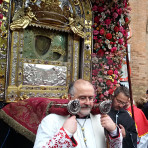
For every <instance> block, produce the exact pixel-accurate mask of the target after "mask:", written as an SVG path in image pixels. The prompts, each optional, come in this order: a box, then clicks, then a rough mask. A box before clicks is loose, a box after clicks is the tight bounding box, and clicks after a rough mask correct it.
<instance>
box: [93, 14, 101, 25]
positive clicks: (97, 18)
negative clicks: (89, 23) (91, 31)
mask: <svg viewBox="0 0 148 148" xmlns="http://www.w3.org/2000/svg"><path fill="white" fill-rule="evenodd" d="M99 19H100V18H99V17H98V16H95V18H94V22H95V23H97V24H98V23H99Z"/></svg>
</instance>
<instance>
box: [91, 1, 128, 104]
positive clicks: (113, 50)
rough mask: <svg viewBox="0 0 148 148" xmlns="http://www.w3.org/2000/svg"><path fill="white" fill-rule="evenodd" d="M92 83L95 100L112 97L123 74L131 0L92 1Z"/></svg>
mask: <svg viewBox="0 0 148 148" xmlns="http://www.w3.org/2000/svg"><path fill="white" fill-rule="evenodd" d="M92 11H93V13H94V24H93V26H92V27H93V42H94V46H93V53H92V63H93V64H92V65H93V66H92V83H93V85H94V87H95V90H96V102H99V101H103V100H106V99H110V98H111V96H112V94H113V92H114V90H115V88H116V86H117V84H119V81H120V78H121V76H122V73H121V68H122V62H123V58H124V57H125V55H126V48H127V37H128V31H129V22H130V16H129V11H130V8H129V5H128V0H120V1H119V0H112V1H111V0H96V1H95V2H94V3H93V7H92Z"/></svg>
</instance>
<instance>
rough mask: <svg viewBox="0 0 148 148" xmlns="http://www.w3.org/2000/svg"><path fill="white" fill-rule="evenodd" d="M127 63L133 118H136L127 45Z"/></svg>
mask: <svg viewBox="0 0 148 148" xmlns="http://www.w3.org/2000/svg"><path fill="white" fill-rule="evenodd" d="M126 63H127V73H128V83H129V92H130V102H131V111H132V118H133V120H135V117H134V110H133V97H132V88H131V77H130V66H129V56H128V48H127V47H126Z"/></svg>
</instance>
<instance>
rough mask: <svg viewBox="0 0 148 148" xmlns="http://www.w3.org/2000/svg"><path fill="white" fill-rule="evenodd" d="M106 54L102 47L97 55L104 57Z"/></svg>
mask: <svg viewBox="0 0 148 148" xmlns="http://www.w3.org/2000/svg"><path fill="white" fill-rule="evenodd" d="M104 54H105V52H104V50H103V49H100V50H99V51H98V52H97V55H98V56H99V57H103V56H104Z"/></svg>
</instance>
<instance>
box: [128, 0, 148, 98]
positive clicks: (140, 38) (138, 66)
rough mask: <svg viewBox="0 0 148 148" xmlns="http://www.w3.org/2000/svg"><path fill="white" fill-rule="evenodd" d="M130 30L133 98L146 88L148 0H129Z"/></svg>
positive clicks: (141, 94) (147, 74) (139, 95)
mask: <svg viewBox="0 0 148 148" xmlns="http://www.w3.org/2000/svg"><path fill="white" fill-rule="evenodd" d="M129 2H130V7H131V9H132V10H131V23H130V25H131V31H132V37H131V38H130V39H129V41H128V42H129V44H130V47H131V48H130V49H131V54H130V58H131V59H130V67H131V84H132V85H131V88H132V94H133V95H132V96H133V99H134V100H136V99H138V98H139V97H141V96H143V95H145V92H146V90H147V89H148V1H147V0H140V1H139V0H130V1H129Z"/></svg>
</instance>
